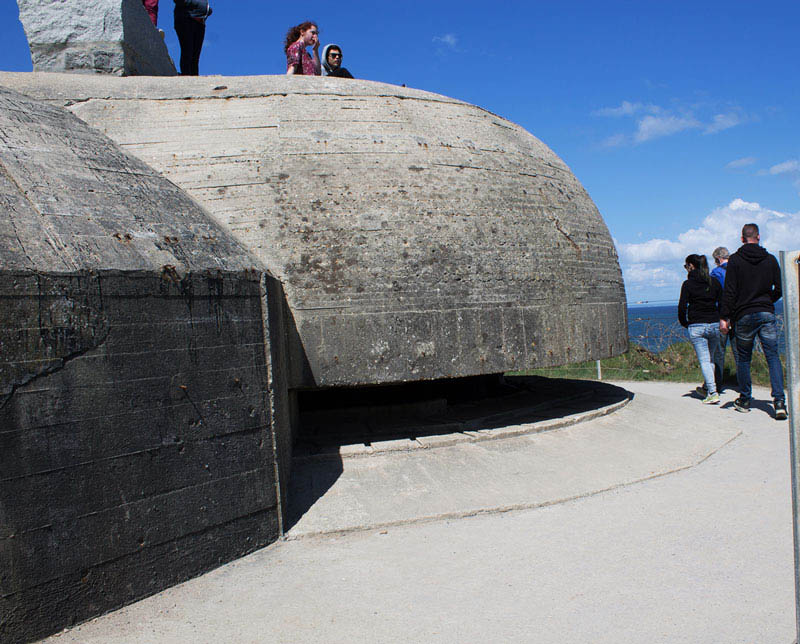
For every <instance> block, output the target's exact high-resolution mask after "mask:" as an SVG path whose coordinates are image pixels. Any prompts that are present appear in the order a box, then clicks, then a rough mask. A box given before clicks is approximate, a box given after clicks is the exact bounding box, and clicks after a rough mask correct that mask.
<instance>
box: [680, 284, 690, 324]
mask: <svg viewBox="0 0 800 644" xmlns="http://www.w3.org/2000/svg"><path fill="white" fill-rule="evenodd" d="M688 283H689V280H686V281H685V282H684V283H683V285H682V286H681V298H680V299H679V300H678V322H680V324H681V326H682V327H684V328H686V327H688V326H689V321H688V320H687V318H686V309H687V308H688V306H689V302H688V299H687V295H688V293H687V289H686V285H687V284H688Z"/></svg>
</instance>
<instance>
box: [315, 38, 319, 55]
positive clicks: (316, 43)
mask: <svg viewBox="0 0 800 644" xmlns="http://www.w3.org/2000/svg"><path fill="white" fill-rule="evenodd" d="M318 51H319V40H317V41H315V42H314V53H317V52H318Z"/></svg>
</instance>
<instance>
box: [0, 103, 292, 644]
mask: <svg viewBox="0 0 800 644" xmlns="http://www.w3.org/2000/svg"><path fill="white" fill-rule="evenodd" d="M0 132H2V134H3V136H0V641H1V642H3V644H6V643H11V642H21V641H29V640H31V639H34V638H38V637H40V636H43V635H46V634H48V633H51V632H53V631H56V630H58V629H60V628H62V627H64V626H67V625H69V624H71V623H74V622H76V621H82V620H85V619H88V618H91V617H93V616H95V615H97V614H99V613H102V612H104V611H107V610H109V609H111V608H114V607H118V606H121V605H123V604H125V603H127V602H130V601H132V600H134V599H137V598H140V597H144V596H146V595H149V594H151V593H153V592H156V591H159V590H161V589H163V588H166V587H168V586H170V585H173V584H175V583H178V582H180V581H183V580H185V579H187V578H189V577H191V576H193V575H196V574H199V573H201V572H204V571H206V570H208V569H210V568H212V567H214V566H217V565H219V564H221V563H224V562H227V561H230V560H231V559H234V558H236V557H238V556H241V555H242V554H245V553H247V552H250V551H252V550H255V549H256V548H259V547H261V546H263V545H265V544H267V543H270V542H271V541H274V540H275V539H276V538H277V537H278V536H279V534H280V532H281V522H282V511H283V508H284V507H285V498H286V490H287V489H288V486H287V485H286V481H287V480H288V476H289V466H290V462H291V459H290V450H291V432H290V429H289V427H288V417H289V413H288V393H287V390H286V382H287V377H286V364H287V357H286V351H285V346H286V340H285V336H286V331H285V329H284V328H283V327H282V324H283V323H284V320H285V316H284V312H283V307H284V306H285V304H284V295H283V291H282V289H281V287H280V283H279V282H278V281H277V280H275V279H274V278H273V277H271V276H269V275H268V274H267V273H265V272H264V271H263V270H262V269H261V268H260V267H259V264H258V262H257V261H255V260H254V259H253V258H252V257H251V256H250V255H249V254H248V253H247V251H246V250H245V249H243V248H242V247H241V246H240V245H239V244H237V243H236V241H235V240H234V239H233V238H232V237H230V236H229V235H228V234H227V233H226V232H225V231H224V230H222V229H221V228H220V227H219V225H218V224H216V223H215V222H214V221H213V220H211V219H210V218H209V217H208V215H207V214H206V213H205V212H204V211H203V210H202V208H200V207H199V206H198V205H197V204H196V203H195V202H194V201H193V200H192V199H191V198H190V197H188V196H187V195H186V194H185V193H184V192H182V191H181V190H180V189H179V188H178V187H177V186H175V185H174V184H172V183H170V182H169V181H167V180H166V179H164V178H163V177H162V176H160V175H159V174H158V173H157V172H156V171H154V170H153V169H152V168H149V167H148V166H146V165H145V164H144V163H142V162H141V161H138V160H136V159H134V158H131V157H129V156H127V155H125V154H124V153H123V152H122V151H121V150H120V149H119V148H118V147H116V146H115V145H114V144H113V143H112V142H111V141H109V140H108V139H107V138H106V137H104V136H103V135H102V134H100V133H99V132H97V131H95V130H93V129H92V128H90V127H88V126H87V125H86V124H85V123H83V122H81V121H80V120H79V119H77V118H76V117H74V116H73V115H71V114H69V113H68V112H67V111H65V110H63V109H61V108H56V107H51V106H46V105H43V104H41V103H38V102H36V101H33V100H31V99H29V98H27V97H24V96H21V95H19V94H15V93H13V92H9V91H7V90H5V89H2V88H0ZM279 461H280V462H279ZM282 477H283V478H282Z"/></svg>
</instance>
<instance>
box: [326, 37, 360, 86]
mask: <svg viewBox="0 0 800 644" xmlns="http://www.w3.org/2000/svg"><path fill="white" fill-rule="evenodd" d="M322 75H323V76H335V77H337V78H353V75H352V74H351V73H350V72H349V71H347V67H342V48H341V47H339V45H335V44H333V43H331V44H329V45H325V47H324V48H323V50H322Z"/></svg>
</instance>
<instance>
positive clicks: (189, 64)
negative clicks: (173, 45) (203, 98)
mask: <svg viewBox="0 0 800 644" xmlns="http://www.w3.org/2000/svg"><path fill="white" fill-rule="evenodd" d="M210 15H211V5H210V4H209V1H208V0H175V33H177V34H178V42H179V43H180V44H181V76H197V75H198V74H199V73H200V50H201V49H202V48H203V39H204V38H205V35H206V19H207V18H208V17H209V16H210Z"/></svg>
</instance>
